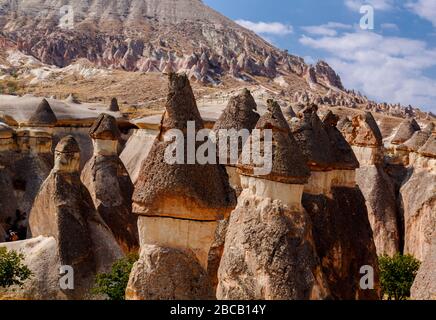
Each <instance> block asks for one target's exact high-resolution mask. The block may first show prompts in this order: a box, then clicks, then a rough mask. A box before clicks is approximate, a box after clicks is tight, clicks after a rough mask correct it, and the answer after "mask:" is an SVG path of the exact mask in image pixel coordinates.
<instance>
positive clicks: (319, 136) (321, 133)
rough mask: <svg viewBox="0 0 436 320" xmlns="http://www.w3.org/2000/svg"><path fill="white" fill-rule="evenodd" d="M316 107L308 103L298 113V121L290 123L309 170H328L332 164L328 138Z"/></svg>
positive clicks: (332, 159)
mask: <svg viewBox="0 0 436 320" xmlns="http://www.w3.org/2000/svg"><path fill="white" fill-rule="evenodd" d="M317 111H318V107H317V106H316V105H314V104H311V105H308V106H307V107H305V108H304V109H303V110H301V111H300V112H299V113H298V121H293V122H292V123H291V130H292V133H293V134H294V137H295V140H296V141H297V143H298V145H299V146H300V149H301V150H302V151H303V154H304V155H305V156H306V157H307V159H308V165H309V167H310V169H311V170H314V171H324V170H330V169H332V167H333V164H334V158H333V155H332V152H333V151H332V149H331V145H330V138H329V136H328V134H327V132H326V131H325V129H324V125H323V123H322V122H321V120H320V118H319V117H318V115H317Z"/></svg>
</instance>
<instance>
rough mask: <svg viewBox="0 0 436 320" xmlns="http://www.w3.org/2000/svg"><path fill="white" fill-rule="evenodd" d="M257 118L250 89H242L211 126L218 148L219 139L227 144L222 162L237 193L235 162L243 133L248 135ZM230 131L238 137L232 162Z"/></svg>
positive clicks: (237, 180) (238, 179)
mask: <svg viewBox="0 0 436 320" xmlns="http://www.w3.org/2000/svg"><path fill="white" fill-rule="evenodd" d="M258 120H259V114H258V113H257V105H256V102H255V101H254V98H253V96H252V95H251V93H250V91H249V90H247V89H244V90H243V91H242V92H241V93H240V94H238V95H237V96H234V97H232V98H230V100H229V103H228V104H227V107H226V108H225V109H224V111H223V113H222V114H221V116H220V118H219V119H218V120H217V122H216V123H215V126H214V127H213V131H214V133H215V136H216V139H217V145H218V150H221V149H220V141H221V143H225V144H226V145H227V148H225V150H226V151H227V154H226V155H223V159H225V163H224V164H225V165H226V170H227V174H228V175H229V180H230V184H231V186H232V187H233V188H234V189H235V191H236V193H237V194H239V193H240V192H241V180H240V177H239V174H237V173H236V162H237V159H238V158H239V156H240V155H241V152H242V149H243V143H244V141H243V139H244V138H243V136H244V133H245V135H246V138H248V137H249V135H250V133H251V131H252V130H253V129H254V127H255V126H256V123H257V121H258ZM244 131H245V132H244ZM232 132H233V134H236V135H237V137H238V141H237V143H238V146H237V148H238V150H237V151H238V152H237V154H236V153H235V154H234V156H235V158H236V159H234V160H236V161H233V162H232V159H231V152H232V151H231V148H232V145H231V141H232V140H231V139H232V136H231V133H232ZM220 135H221V137H220ZM239 135H241V136H239ZM221 163H222V162H221Z"/></svg>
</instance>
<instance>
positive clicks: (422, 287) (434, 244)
mask: <svg viewBox="0 0 436 320" xmlns="http://www.w3.org/2000/svg"><path fill="white" fill-rule="evenodd" d="M410 293H411V298H412V299H415V300H436V233H435V232H433V236H432V240H431V247H430V248H429V250H428V252H427V254H426V256H425V258H424V262H423V263H422V264H421V267H420V268H419V271H418V274H417V275H416V278H415V282H414V283H413V286H412V289H411V291H410Z"/></svg>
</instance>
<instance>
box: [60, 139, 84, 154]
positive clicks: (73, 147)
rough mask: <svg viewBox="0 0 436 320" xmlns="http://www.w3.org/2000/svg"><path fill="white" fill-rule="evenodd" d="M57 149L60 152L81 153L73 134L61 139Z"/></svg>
mask: <svg viewBox="0 0 436 320" xmlns="http://www.w3.org/2000/svg"><path fill="white" fill-rule="evenodd" d="M55 151H56V152H59V153H79V152H80V148H79V144H78V143H77V141H76V139H74V137H73V136H66V137H63V138H62V139H61V141H59V143H58V144H57V146H56V149H55Z"/></svg>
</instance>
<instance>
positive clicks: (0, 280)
mask: <svg viewBox="0 0 436 320" xmlns="http://www.w3.org/2000/svg"><path fill="white" fill-rule="evenodd" d="M23 260H24V256H23V255H22V254H18V253H17V252H15V251H13V250H10V251H8V250H6V248H0V287H2V288H8V287H10V286H13V285H18V286H23V284H24V281H25V280H27V279H28V278H29V277H30V276H31V275H32V272H31V271H30V270H29V268H28V267H27V266H26V265H24V264H23Z"/></svg>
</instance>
